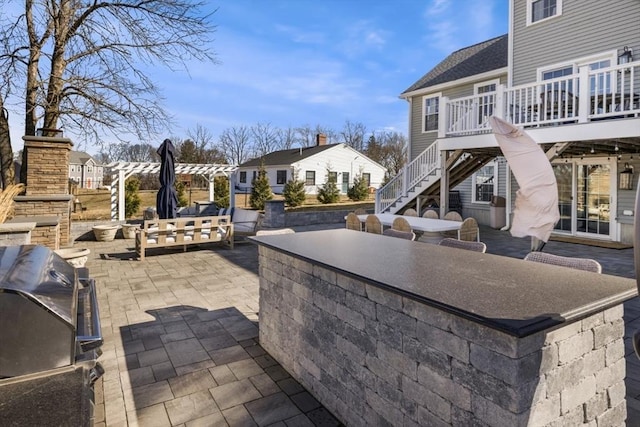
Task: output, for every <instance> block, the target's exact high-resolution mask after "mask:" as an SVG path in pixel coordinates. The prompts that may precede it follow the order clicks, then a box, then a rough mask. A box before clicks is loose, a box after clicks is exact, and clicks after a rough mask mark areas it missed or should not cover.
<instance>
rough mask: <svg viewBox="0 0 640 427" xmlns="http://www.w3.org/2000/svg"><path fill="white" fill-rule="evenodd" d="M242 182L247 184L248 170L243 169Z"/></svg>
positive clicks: (241, 173)
mask: <svg viewBox="0 0 640 427" xmlns="http://www.w3.org/2000/svg"><path fill="white" fill-rule="evenodd" d="M240 182H241V183H242V184H246V183H247V171H241V172H240Z"/></svg>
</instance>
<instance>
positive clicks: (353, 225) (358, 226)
mask: <svg viewBox="0 0 640 427" xmlns="http://www.w3.org/2000/svg"><path fill="white" fill-rule="evenodd" d="M346 226H347V229H349V230H357V231H362V223H361V222H360V219H358V215H357V214H356V213H355V212H349V213H348V214H347V219H346Z"/></svg>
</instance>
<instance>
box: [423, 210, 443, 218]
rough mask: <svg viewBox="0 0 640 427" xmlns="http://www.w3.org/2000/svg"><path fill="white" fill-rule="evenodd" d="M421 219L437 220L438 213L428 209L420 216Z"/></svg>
mask: <svg viewBox="0 0 640 427" xmlns="http://www.w3.org/2000/svg"><path fill="white" fill-rule="evenodd" d="M422 218H432V219H438V218H439V216H438V212H436V211H434V210H433V209H429V210H426V211H424V213H423V214H422Z"/></svg>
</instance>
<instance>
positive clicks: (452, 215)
mask: <svg viewBox="0 0 640 427" xmlns="http://www.w3.org/2000/svg"><path fill="white" fill-rule="evenodd" d="M442 219H445V220H447V221H458V222H462V215H460V214H459V213H458V212H456V211H449V212H447V213H446V214H444V216H443V217H442ZM442 235H443V236H444V237H451V238H455V239H457V238H458V232H457V231H445V232H443V233H442Z"/></svg>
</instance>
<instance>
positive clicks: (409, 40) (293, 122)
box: [12, 0, 508, 152]
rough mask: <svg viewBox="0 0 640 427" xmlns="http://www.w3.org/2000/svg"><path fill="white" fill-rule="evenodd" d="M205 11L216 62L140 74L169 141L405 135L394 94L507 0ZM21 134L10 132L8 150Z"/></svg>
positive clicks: (490, 31) (259, 0)
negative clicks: (242, 132)
mask: <svg viewBox="0 0 640 427" xmlns="http://www.w3.org/2000/svg"><path fill="white" fill-rule="evenodd" d="M211 7H212V9H213V8H215V7H217V8H218V10H217V11H216V12H215V14H214V15H213V22H214V24H215V25H217V31H216V33H215V34H214V39H215V40H214V41H213V48H214V50H215V52H216V54H217V56H218V59H219V61H220V63H219V64H209V63H191V64H190V65H189V72H188V73H186V72H183V71H168V70H164V69H160V68H155V69H151V70H149V73H150V75H151V76H152V78H153V79H154V80H155V81H156V82H157V83H158V84H159V86H160V87H161V88H162V89H163V94H164V97H165V106H166V108H167V109H168V110H169V111H170V113H171V114H172V115H173V116H174V118H175V122H176V126H174V127H173V128H172V129H171V132H170V136H178V137H186V134H187V130H189V129H194V128H195V127H196V125H198V124H199V125H202V126H203V127H205V128H206V129H208V130H209V131H210V132H211V133H212V134H213V135H214V137H215V138H216V140H217V138H218V136H219V135H220V133H221V132H222V131H223V130H224V129H226V128H229V127H233V126H240V125H247V126H251V125H254V124H256V123H258V122H260V123H270V124H271V125H273V126H275V127H283V128H284V127H289V126H292V127H297V126H302V125H310V126H312V127H315V126H316V125H317V124H319V125H322V126H326V127H329V128H332V129H334V130H336V131H340V130H341V129H342V127H343V125H344V123H345V121H346V120H350V121H352V122H361V123H363V124H364V125H365V126H366V127H367V129H368V130H369V131H373V130H375V131H379V130H390V131H398V132H402V133H405V134H406V131H407V113H408V110H407V103H406V101H404V100H402V99H399V98H398V95H399V94H400V93H401V92H402V91H404V90H405V89H406V88H408V87H409V86H410V85H411V84H413V83H414V82H415V81H416V80H418V79H419V78H420V77H421V76H422V75H424V74H425V73H426V72H427V71H429V70H430V69H431V68H432V67H434V66H435V65H436V64H437V63H438V62H440V61H441V60H442V59H444V57H445V56H447V55H448V54H449V53H451V52H452V51H454V50H456V49H459V48H461V47H465V46H468V45H471V44H474V43H478V42H481V41H483V40H487V39H489V38H492V37H494V36H497V35H500V34H504V33H506V32H507V29H508V28H507V27H508V1H507V0H487V1H483V2H478V1H477V0H393V1H392V0H222V1H216V2H211ZM16 130H17V131H16ZM21 131H22V126H21V125H17V126H13V132H12V139H13V142H14V149H20V148H21V145H22V140H21ZM164 137H165V136H159V137H158V138H157V140H156V139H155V138H154V139H153V140H149V141H142V142H148V143H151V144H156V143H159V141H160V140H161V139H162V138H164ZM74 142H76V144H77V145H79V146H80V147H81V148H84V149H86V150H87V151H89V152H95V149H94V148H93V147H83V146H82V141H77V140H76V141H74Z"/></svg>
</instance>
